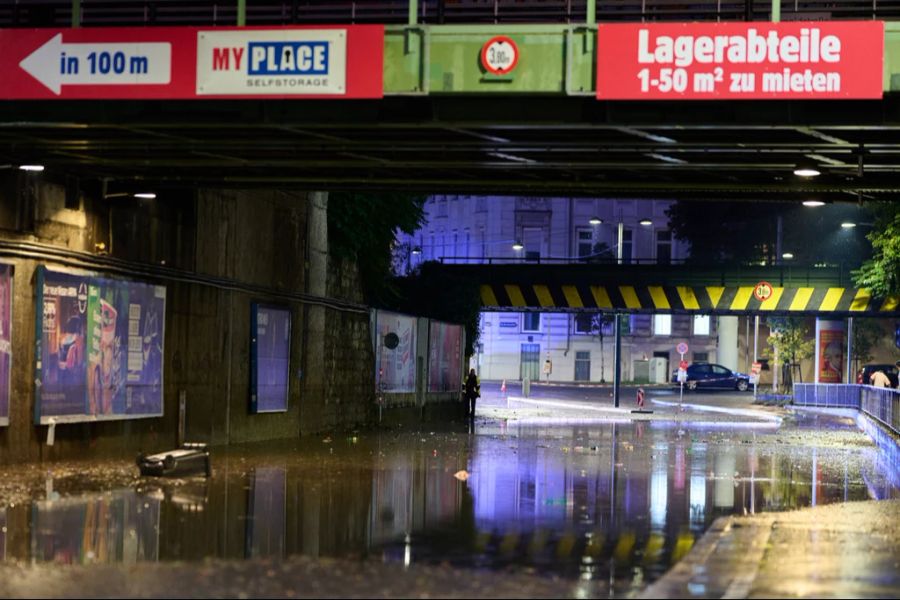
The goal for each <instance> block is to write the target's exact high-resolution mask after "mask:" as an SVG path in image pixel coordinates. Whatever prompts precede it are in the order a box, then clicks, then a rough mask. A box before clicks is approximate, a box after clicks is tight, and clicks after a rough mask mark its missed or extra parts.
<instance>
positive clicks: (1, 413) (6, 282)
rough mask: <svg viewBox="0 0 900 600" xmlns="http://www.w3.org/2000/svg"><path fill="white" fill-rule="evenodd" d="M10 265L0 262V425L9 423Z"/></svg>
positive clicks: (10, 353) (10, 352)
mask: <svg viewBox="0 0 900 600" xmlns="http://www.w3.org/2000/svg"><path fill="white" fill-rule="evenodd" d="M12 269H13V268H12V266H11V265H3V264H0V426H2V425H9V384H10V380H9V373H10V366H11V364H12Z"/></svg>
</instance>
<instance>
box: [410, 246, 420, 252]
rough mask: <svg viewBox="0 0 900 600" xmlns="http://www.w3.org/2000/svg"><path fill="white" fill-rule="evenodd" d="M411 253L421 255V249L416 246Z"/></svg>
mask: <svg viewBox="0 0 900 600" xmlns="http://www.w3.org/2000/svg"><path fill="white" fill-rule="evenodd" d="M412 253H413V254H422V249H421V248H419V247H418V246H416V247H415V248H413V249H412Z"/></svg>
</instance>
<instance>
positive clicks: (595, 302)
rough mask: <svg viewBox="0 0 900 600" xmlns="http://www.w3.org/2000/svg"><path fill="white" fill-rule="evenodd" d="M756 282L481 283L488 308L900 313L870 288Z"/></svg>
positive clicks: (894, 300)
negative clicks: (767, 288) (762, 292)
mask: <svg viewBox="0 0 900 600" xmlns="http://www.w3.org/2000/svg"><path fill="white" fill-rule="evenodd" d="M755 287H756V286H752V285H749V286H743V285H742V286H663V285H658V286H657V285H642V286H634V285H590V284H573V285H562V284H553V285H543V284H528V285H525V284H518V283H508V284H504V283H492V284H482V285H481V303H482V306H483V307H484V308H485V309H486V310H523V311H524V310H545V311H554V310H565V311H577V310H582V309H586V310H610V311H619V312H654V313H660V312H662V313H665V312H698V313H709V314H746V313H782V314H798V315H801V314H816V315H817V314H829V315H835V314H848V315H857V314H866V315H869V316H886V317H887V316H890V317H893V316H900V297H897V296H891V297H888V298H873V297H872V295H871V294H870V293H869V292H868V291H867V290H865V289H860V288H850V287H829V286H813V287H799V286H798V287H774V286H773V287H772V288H771V294H770V295H769V297H768V298H766V299H765V300H759V299H758V298H756V296H755V294H754V289H755Z"/></svg>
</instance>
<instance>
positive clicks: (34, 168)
mask: <svg viewBox="0 0 900 600" xmlns="http://www.w3.org/2000/svg"><path fill="white" fill-rule="evenodd" d="M19 170H20V171H33V172H35V173H39V172H41V171H43V170H44V165H19Z"/></svg>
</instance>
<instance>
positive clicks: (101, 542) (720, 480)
mask: <svg viewBox="0 0 900 600" xmlns="http://www.w3.org/2000/svg"><path fill="white" fill-rule="evenodd" d="M898 490H900V482H898V469H897V466H896V464H895V462H893V461H892V458H891V456H890V455H886V454H885V453H884V452H882V451H881V450H879V448H878V447H876V446H875V445H874V444H873V443H872V442H871V440H870V439H869V438H868V437H866V436H865V435H864V434H862V433H861V432H859V431H858V430H857V429H856V427H855V425H854V423H853V421H852V420H851V419H847V418H840V417H831V416H817V415H815V414H809V413H800V412H798V413H796V414H793V413H788V414H787V418H786V419H785V421H784V422H783V423H782V424H781V426H780V427H767V428H754V427H749V426H747V424H746V423H743V422H740V421H736V422H733V423H730V422H726V421H723V422H716V423H708V422H706V423H705V424H701V425H696V424H693V423H690V422H672V421H663V420H660V421H637V422H627V423H615V422H609V421H605V420H589V419H571V418H567V419H566V420H563V421H556V422H553V421H550V422H545V421H542V420H538V421H536V422H533V421H530V420H527V419H526V420H495V419H478V420H477V421H476V422H475V431H474V434H470V433H469V432H468V431H467V430H466V428H465V425H462V424H461V425H460V426H457V427H454V426H450V427H445V428H444V429H443V430H440V431H437V430H436V431H430V430H426V431H405V430H403V429H402V428H400V429H395V430H393V431H381V432H370V433H365V434H363V433H355V434H341V435H332V436H323V437H319V438H308V439H305V440H303V441H302V442H300V443H293V444H281V445H272V444H267V445H254V446H244V447H233V448H230V449H227V450H220V451H214V452H213V475H212V477H211V478H210V479H208V480H207V479H205V478H202V477H200V478H186V479H176V480H167V479H156V478H140V477H138V476H137V470H136V468H135V467H133V466H132V465H130V464H126V463H122V462H117V461H111V462H108V463H102V462H101V463H92V465H91V466H90V467H86V465H84V464H79V463H63V464H54V465H43V466H40V467H38V466H29V467H17V468H12V469H9V470H8V474H7V477H6V480H5V481H4V484H3V486H2V487H0V494H2V497H0V504H3V505H5V508H3V509H0V558H2V559H3V561H4V563H5V564H6V565H8V567H7V569H13V571H12V572H11V573H7V575H9V576H8V577H6V578H5V581H6V583H5V584H3V585H5V586H7V587H6V589H5V590H4V589H0V593H2V592H4V591H5V592H7V593H5V594H4V595H20V594H21V593H23V590H28V589H32V590H33V591H34V590H35V589H37V588H29V587H28V586H29V585H30V584H29V583H28V582H31V584H35V583H36V582H35V579H34V575H35V574H34V573H33V572H31V571H29V569H32V568H34V567H29V568H28V569H25V570H22V566H23V565H36V566H38V568H39V569H42V571H41V572H42V573H44V575H43V576H42V577H40V578H39V581H40V582H42V584H45V585H50V582H51V581H54V580H55V578H56V579H58V578H62V580H61V581H65V580H66V578H67V577H74V576H77V575H78V573H80V571H77V570H76V571H66V570H62V571H60V569H59V568H57V567H55V565H111V566H115V565H126V566H128V565H131V569H132V571H130V572H132V574H134V575H135V580H134V581H133V582H132V583H134V582H136V581H137V580H138V579H140V577H144V578H145V585H144V587H141V586H140V585H138V586H137V587H133V588H131V587H129V588H128V589H129V590H131V591H130V592H128V593H133V594H136V595H144V592H149V591H150V590H151V589H155V590H156V591H157V594H156V595H166V594H165V589H164V588H160V587H159V586H156V587H154V586H153V585H151V584H150V581H151V580H152V579H153V576H152V575H148V573H154V572H156V571H154V569H158V567H154V566H152V563H157V562H163V563H166V562H172V561H179V564H178V566H177V569H180V570H182V571H183V572H184V573H185V574H192V575H190V576H191V577H193V578H194V579H196V578H198V577H199V578H201V579H202V575H203V573H207V572H208V571H207V570H204V569H207V567H208V565H209V564H210V563H209V562H208V561H209V560H210V559H214V560H217V561H219V560H225V561H228V562H225V563H215V564H219V565H220V567H218V568H216V569H214V570H215V571H221V573H220V574H219V575H217V576H215V577H213V578H212V579H214V580H215V581H212V580H210V578H208V577H207V579H206V589H207V591H208V592H209V594H212V595H215V591H214V590H216V589H221V588H217V587H216V586H220V585H225V582H226V581H229V582H230V583H229V584H228V585H230V586H233V585H235V582H236V581H239V580H241V577H245V578H247V577H249V578H251V579H253V577H254V575H253V574H254V573H255V574H256V576H264V579H266V580H268V579H270V578H274V579H275V580H278V582H277V583H273V584H272V585H276V587H277V592H278V593H277V594H275V595H288V594H287V593H288V592H293V593H294V594H295V595H299V594H301V593H302V594H308V593H309V592H310V590H312V589H313V588H314V587H315V586H313V587H303V583H302V581H305V582H306V584H308V585H312V582H313V581H317V580H318V578H320V577H321V578H324V579H328V582H327V586H328V589H329V590H332V591H333V592H334V594H335V595H353V594H354V593H357V592H359V593H360V594H362V595H366V593H365V592H366V590H368V592H369V595H372V594H375V593H376V592H375V591H373V589H370V588H367V587H366V586H364V585H363V586H362V587H360V586H359V583H360V582H361V581H363V580H362V579H359V577H360V575H359V573H361V572H365V571H367V570H371V571H372V573H373V574H372V577H373V578H374V579H373V580H372V581H382V579H379V577H381V578H386V580H387V581H388V582H389V584H390V585H388V588H387V589H388V590H390V589H394V591H395V592H396V593H400V594H401V595H403V594H404V593H403V592H402V591H399V588H396V587H394V588H392V587H391V586H396V585H410V584H409V583H408V582H406V583H402V584H401V582H400V581H399V580H397V579H396V575H395V574H392V573H394V572H395V570H396V569H400V571H402V572H408V573H411V574H412V573H415V576H414V577H413V579H418V578H419V577H420V576H421V577H424V579H423V586H424V587H422V588H421V589H420V590H418V591H417V592H416V593H415V595H419V594H420V593H423V592H424V593H429V594H431V595H451V589H453V590H455V591H454V592H453V594H455V593H457V592H459V593H460V594H467V593H470V594H473V595H491V594H492V593H497V592H496V588H492V587H491V586H492V585H493V586H496V585H500V584H501V581H502V585H506V586H512V585H513V583H514V582H515V581H518V580H519V579H520V578H524V580H527V581H529V582H530V583H528V584H527V585H526V584H523V585H526V588H525V589H527V590H531V592H530V593H529V595H537V596H539V595H542V594H544V592H546V593H547V594H548V595H554V592H553V591H552V590H554V589H555V590H556V592H555V594H556V595H577V596H597V595H603V596H610V595H613V596H618V597H622V596H628V595H632V594H634V593H636V592H637V591H640V590H641V589H643V588H645V587H646V586H647V584H649V583H650V582H652V581H654V580H656V579H658V578H659V577H660V576H661V575H662V574H663V573H664V572H665V571H666V570H667V569H668V568H669V567H670V566H671V565H672V564H674V563H676V562H677V561H678V560H680V559H681V558H682V557H684V556H685V555H686V554H687V553H688V552H689V551H690V549H691V548H692V547H693V545H694V543H695V542H696V541H697V540H698V539H699V537H700V536H702V534H703V533H704V531H705V530H706V529H707V528H708V527H709V526H710V525H711V524H712V523H713V521H714V520H715V519H716V518H717V517H719V516H726V515H745V514H746V515H750V514H754V513H762V512H771V511H782V510H790V509H795V508H801V507H808V506H820V505H826V504H833V503H843V502H850V501H854V500H865V499H870V498H879V499H880V498H896V497H898V496H900V491H898ZM323 557H327V558H329V559H335V560H330V561H329V562H326V563H321V564H320V563H319V562H318V561H316V560H313V559H319V558H323ZM233 559H237V561H239V562H237V563H234V562H232V561H233ZM348 559H349V560H350V561H352V562H350V563H346V562H343V561H346V560H348ZM181 561H188V562H187V564H184V563H182V562H181ZM272 561H275V563H278V564H282V563H281V561H287V562H288V563H290V564H291V565H293V566H294V567H292V570H291V572H292V573H294V574H293V575H291V576H287V575H283V574H282V571H281V570H279V569H281V567H278V568H275V567H271V566H269V567H265V565H272V564H275V563H273V562H272ZM191 564H196V565H197V566H196V567H191V566H190V565H191ZM41 565H43V566H41ZM203 565H206V566H203ZM347 565H356V566H352V567H348V566H347ZM136 567H140V575H139V574H138V572H137V571H133V569H134V568H136ZM264 567H265V568H264ZM192 569H193V571H192ZM273 569H274V575H269V572H270V571H272V570H273ZM406 569H411V571H405V570H406ZM242 570H246V571H247V573H244V574H243V575H241V572H242ZM307 571H308V572H315V573H316V574H317V575H314V576H312V575H311V576H310V578H309V579H305V580H302V581H298V580H297V576H296V573H299V572H307ZM88 572H90V570H88ZM336 572H340V573H345V574H344V575H341V576H338V575H336V574H335V573H336ZM350 572H353V573H356V575H353V576H351V575H349V574H348V573H350ZM226 573H232V574H233V577H234V578H236V579H228V577H229V576H226ZM454 573H456V576H454V575H453V574H454ZM498 573H502V574H503V577H498V576H497V574H498ZM260 574H262V575H260ZM186 576H187V575H186ZM84 577H86V578H87V579H90V577H89V576H87V575H85V576H84ZM335 578H336V580H335ZM301 579H302V578H301ZM342 579H343V580H345V582H346V589H345V590H344V592H343V593H342V592H341V591H340V587H341V580H342ZM463 579H464V580H465V581H466V583H465V584H462V583H459V582H460V581H461V580H463ZM114 580H115V577H112V576H110V578H109V581H114ZM395 580H396V581H395ZM100 581H101V583H96V582H95V583H92V584H91V585H92V586H94V587H96V586H97V585H101V584H102V581H103V580H100ZM124 581H130V580H128V579H127V578H126V579H125V580H124ZM454 581H457V582H458V585H456V587H454V586H453V585H452V582H454ZM438 582H443V583H442V584H440V585H439V584H438ZM320 583H321V584H322V585H326V582H324V581H323V582H320ZM129 585H130V584H129ZM198 585H200V589H204V586H203V584H202V582H201V583H200V584H198ZM10 586H12V587H10ZM16 586H18V587H16ZM22 586H24V587H22ZM298 586H299V587H298ZM554 586H555V587H554ZM91 589H93V588H91ZM102 589H103V588H102V585H101V587H100V588H98V590H97V593H98V594H100V595H103V592H102ZM116 589H118V590H119V592H120V593H121V588H116ZM229 589H231V590H232V591H234V590H238V589H240V588H239V587H237V588H236V587H230V588H229ZM275 589H276V588H273V592H274V591H275ZM324 589H325V588H321V589H320V591H324ZM404 589H407V590H408V591H409V593H407V594H405V595H410V594H411V590H414V589H418V588H415V586H414V585H413V586H412V587H408V588H404ZM492 589H493V590H494V591H491V590H492ZM507 589H508V588H507ZM142 590H143V591H142ZM44 591H47V592H48V593H54V594H55V592H53V591H52V590H49V591H48V590H47V589H45V590H44ZM76 591H77V590H76ZM81 591H82V592H84V591H85V589H81ZM109 591H110V592H111V593H112V591H113V590H112V589H110V590H109ZM170 591H172V592H173V593H174V592H177V591H178V589H177V588H175V589H173V590H170ZM236 593H237V592H235V594H236ZM26 594H27V592H26ZM209 594H207V595H209ZM235 594H232V595H235ZM64 595H69V594H64ZM74 595H80V594H78V593H76V594H74ZM112 595H115V594H112ZM150 595H153V594H150ZM176 595H177V594H176ZM200 595H204V594H203V593H200ZM251 595H259V594H251ZM313 595H314V594H313ZM387 595H390V594H387ZM512 595H525V592H523V593H522V594H515V593H513V594H512Z"/></svg>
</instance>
